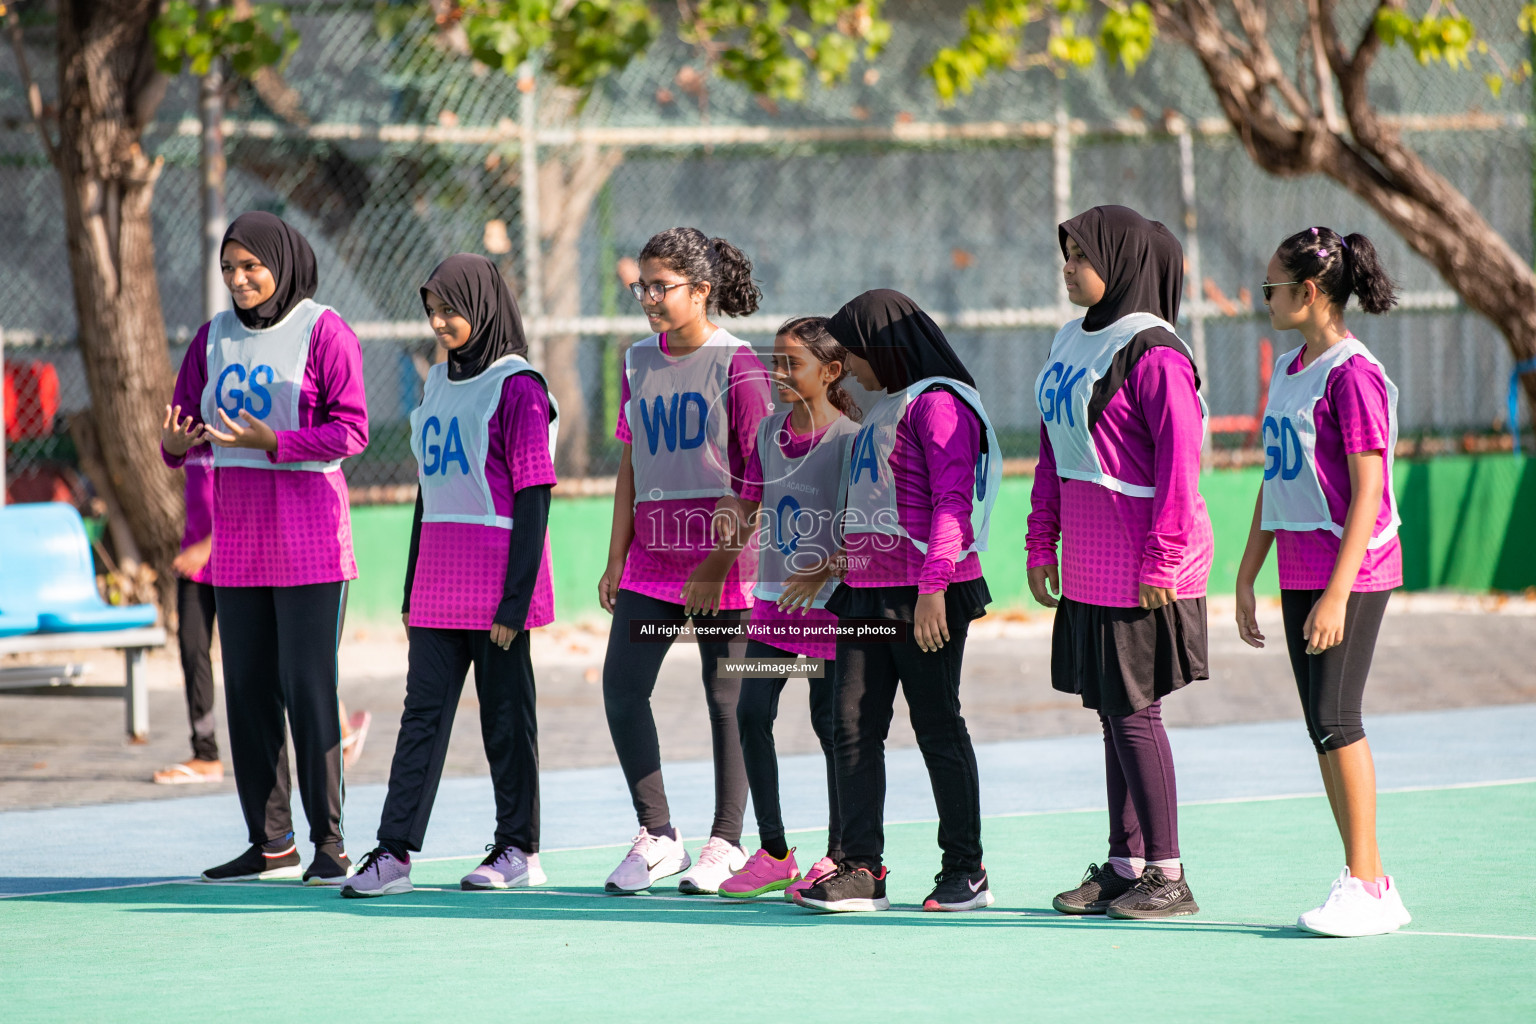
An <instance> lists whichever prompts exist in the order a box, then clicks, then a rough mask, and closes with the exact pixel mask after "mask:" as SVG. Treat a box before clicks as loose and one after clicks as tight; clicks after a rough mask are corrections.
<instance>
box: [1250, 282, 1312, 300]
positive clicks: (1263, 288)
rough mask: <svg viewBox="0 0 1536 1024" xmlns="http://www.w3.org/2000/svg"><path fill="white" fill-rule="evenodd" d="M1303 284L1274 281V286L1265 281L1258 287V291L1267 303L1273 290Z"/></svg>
mask: <svg viewBox="0 0 1536 1024" xmlns="http://www.w3.org/2000/svg"><path fill="white" fill-rule="evenodd" d="M1303 283H1304V282H1302V281H1276V282H1275V283H1274V284H1270V283H1269V282H1268V281H1265V282H1264V283H1263V284H1261V285H1259V290H1260V291H1262V292H1263V293H1264V301H1265V302H1268V301H1269V297H1270V296H1271V295H1273V294H1274V293H1275V289H1276V288H1279V287H1280V286H1281V285H1287V284H1303Z"/></svg>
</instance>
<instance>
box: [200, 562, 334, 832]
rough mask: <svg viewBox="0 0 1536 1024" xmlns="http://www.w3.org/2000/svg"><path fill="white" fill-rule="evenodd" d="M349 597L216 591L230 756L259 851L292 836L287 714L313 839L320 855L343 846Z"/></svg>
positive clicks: (320, 590)
mask: <svg viewBox="0 0 1536 1024" xmlns="http://www.w3.org/2000/svg"><path fill="white" fill-rule="evenodd" d="M345 587H346V584H344V583H342V582H340V581H337V582H335V583H310V584H307V585H304V586H297V587H219V588H217V597H216V598H215V604H216V605H217V608H218V619H219V636H220V638H221V640H222V642H223V645H224V708H225V717H226V718H227V719H228V721H229V753H230V759H231V760H232V761H233V762H234V765H235V791H236V792H237V793H238V794H239V796H240V809H241V811H243V812H244V814H245V824H246V831H247V832H248V833H249V835H250V842H251V843H253V844H257V843H267V842H275V841H277V840H280V839H282V838H284V837H286V836H287V835H288V834H289V833H290V832H292V831H293V817H292V812H291V811H290V810H289V806H288V803H289V782H288V759H287V749H288V748H287V737H286V736H285V735H284V728H283V726H284V717H285V713H286V718H287V725H288V726H289V728H291V729H292V731H293V751H294V760H295V761H296V762H297V764H298V769H299V770H298V782H299V796H300V797H302V798H303V800H304V812H305V814H306V815H307V816H308V817H309V838H310V840H311V841H312V842H314V843H315V844H316V845H317V846H318V845H320V844H321V843H340V842H341V799H342V784H341V712H340V709H339V707H338V706H337V696H336V676H337V667H336V642H337V638H338V636H339V635H340V633H341V612H342V606H343V596H342V595H343V593H344V590H345Z"/></svg>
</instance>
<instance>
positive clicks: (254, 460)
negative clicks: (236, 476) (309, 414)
mask: <svg viewBox="0 0 1536 1024" xmlns="http://www.w3.org/2000/svg"><path fill="white" fill-rule="evenodd" d="M329 310H330V307H329V306H322V305H320V304H319V303H318V302H315V301H314V300H313V299H304V300H303V301H301V302H300V303H299V304H298V305H297V306H294V307H293V309H292V310H291V311H289V313H288V315H287V316H285V317H283V319H282V320H280V321H278V322H277V323H275V324H273V325H272V326H271V327H266V328H262V329H260V330H257V329H255V328H251V327H247V326H245V324H243V323H241V322H240V318H239V317H237V316H236V315H235V313H234V311H233V310H225V311H224V312H222V313H219V314H218V315H216V316H215V317H214V318H213V319H212V320H211V321H209V323H208V383H207V384H205V385H204V386H203V401H202V414H203V422H204V423H206V424H208V425H209V426H210V427H213V428H214V429H215V430H218V431H220V432H221V433H222V432H224V429H225V428H224V421H223V420H221V419H219V413H218V410H220V409H223V410H224V412H225V413H226V414H227V415H228V416H229V418H230V419H232V420H234V421H235V422H236V423H242V421H241V419H240V413H241V411H242V410H244V411H246V412H249V413H250V414H251V415H252V416H255V417H256V418H257V419H259V420H261V421H262V422H263V423H265V424H266V425H267V426H269V427H271V428H272V429H273V430H297V429H299V390H300V389H301V388H302V387H303V386H304V368H305V367H306V366H307V365H308V364H309V343H310V338H311V337H312V336H313V334H314V332H315V324H316V322H318V321H319V319H320V316H321V314H322V313H325V312H327V311H329ZM242 425H243V423H242ZM213 464H214V465H215V466H244V467H246V468H248V469H288V470H308V471H310V472H320V473H330V472H334V471H335V470H337V469H340V468H341V460H340V459H336V460H334V461H331V462H273V461H272V460H271V459H269V458H267V453H266V452H262V451H256V450H255V449H251V448H221V447H219V446H218V445H214V446H213Z"/></svg>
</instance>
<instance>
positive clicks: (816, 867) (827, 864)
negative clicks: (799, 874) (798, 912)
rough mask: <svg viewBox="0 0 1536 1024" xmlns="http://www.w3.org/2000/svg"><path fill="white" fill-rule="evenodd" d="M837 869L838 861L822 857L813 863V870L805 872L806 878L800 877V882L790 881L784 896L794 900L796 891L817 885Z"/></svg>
mask: <svg viewBox="0 0 1536 1024" xmlns="http://www.w3.org/2000/svg"><path fill="white" fill-rule="evenodd" d="M836 870H837V862H836V861H834V860H833V859H832V858H830V857H823V858H821V860H819V861H817V862H816V863H815V864H812V865H811V870H809V871H807V872H806V873H805V877H804V878H802V879H800V880H799V881H798V882H791V883H790V885H789V887H788V888H787V889H785V890H784V898H785V899H787V900H791V901H793V900H794V898H795V893H797V892H801V891H803V890H805V889H809V888H810V887H811V886H813V885H815V884H816V883H817V882H819V881H821V880H822V879H823V878H825V877H827V876H828V875H830V874H831V873H832V872H834V871H836Z"/></svg>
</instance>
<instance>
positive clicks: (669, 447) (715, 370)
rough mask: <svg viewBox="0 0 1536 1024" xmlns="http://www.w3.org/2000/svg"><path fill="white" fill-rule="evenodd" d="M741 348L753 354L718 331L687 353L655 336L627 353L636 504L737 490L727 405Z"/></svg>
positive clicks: (730, 337)
mask: <svg viewBox="0 0 1536 1024" xmlns="http://www.w3.org/2000/svg"><path fill="white" fill-rule="evenodd" d="M742 349H747V351H748V352H750V351H751V348H750V347H749V346H748V345H747V344H746V343H745V342H743V341H740V340H739V339H737V338H735V337H732V336H731V335H730V334H729V333H728V332H727V331H726V330H725V329H724V328H718V329H717V330H716V331H715V333H714V334H712V335H710V337H709V340H708V341H706V342H705V343H704V344H703V345H701V346H699V347H698V348H697V349H695V350H694V351H692V352H690V353H688V354H687V355H686V356H680V357H675V356H670V355H668V354H667V353H666V352H664V351H662V348H661V338H660V336H659V335H652V336H651V337H649V338H646V339H645V340H644V341H638V342H636V343H635V344H633V345H631V346H630V347H629V350H628V351H627V352H626V353H625V354H624V374H625V377H626V379H627V380H628V382H629V404H628V405H627V406H626V407H625V410H624V414H625V418H626V419H627V420H628V422H629V429H630V434H631V436H632V437H633V438H634V441H633V443H632V445H631V454H630V457H631V460H632V464H633V466H634V471H635V503H636V504H639V503H640V502H642V501H663V500H667V499H671V498H715V497H722V496H724V495H727V494H734V493H735V490H736V489H735V488H734V487H733V486H732V480H731V468H730V432H731V423H730V415H729V408H728V401H729V394H730V384H731V364H732V361H733V360H734V358H735V356H736V354H737V353H738V352H740V351H741V350H742ZM753 358H756V357H755V356H754V357H753Z"/></svg>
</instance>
